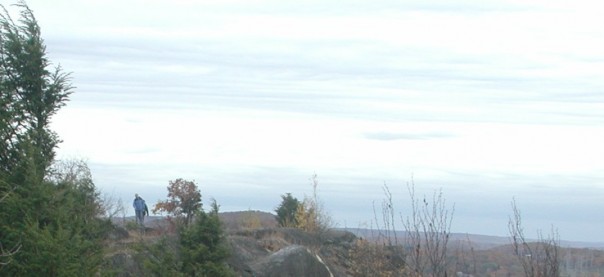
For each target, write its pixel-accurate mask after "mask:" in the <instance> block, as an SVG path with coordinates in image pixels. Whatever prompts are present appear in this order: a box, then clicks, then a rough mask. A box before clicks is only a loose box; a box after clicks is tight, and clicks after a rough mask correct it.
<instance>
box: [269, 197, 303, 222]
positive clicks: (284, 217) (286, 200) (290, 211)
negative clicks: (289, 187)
mask: <svg viewBox="0 0 604 277" xmlns="http://www.w3.org/2000/svg"><path fill="white" fill-rule="evenodd" d="M281 199H282V200H281V204H279V207H277V209H275V212H276V213H277V222H279V226H281V227H296V226H298V222H297V220H296V211H297V210H298V207H299V206H300V204H301V203H300V201H299V200H298V199H297V198H295V197H293V196H292V194H291V193H287V194H285V195H281Z"/></svg>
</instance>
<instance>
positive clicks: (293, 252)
mask: <svg viewBox="0 0 604 277" xmlns="http://www.w3.org/2000/svg"><path fill="white" fill-rule="evenodd" d="M252 268H253V270H254V272H256V276H265V277H289V276H316V277H333V274H332V273H331V271H330V270H329V267H327V265H326V264H325V263H324V262H323V260H322V259H321V258H320V257H319V256H318V255H316V254H313V253H312V252H311V251H310V250H309V249H308V248H306V247H304V246H301V245H290V246H287V247H285V248H283V249H281V250H279V251H277V252H275V253H273V254H271V255H270V256H268V257H266V258H264V259H262V260H261V261H259V262H258V263H256V264H255V265H253V266H252Z"/></svg>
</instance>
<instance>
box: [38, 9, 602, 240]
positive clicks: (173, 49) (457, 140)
mask: <svg viewBox="0 0 604 277" xmlns="http://www.w3.org/2000/svg"><path fill="white" fill-rule="evenodd" d="M28 4H29V6H30V8H31V9H33V11H34V14H35V15H36V17H37V19H38V21H39V24H40V25H41V27H42V32H43V37H44V38H45V41H46V44H47V51H48V53H49V57H50V59H51V60H52V61H53V62H54V63H55V64H59V63H60V64H61V65H62V67H63V68H64V69H65V70H66V71H70V72H73V75H72V77H73V84H74V85H75V86H76V87H77V88H76V90H75V93H74V94H73V95H72V97H71V101H70V102H69V104H68V105H67V106H66V107H65V108H63V109H62V110H61V111H60V112H59V114H58V115H57V116H56V117H55V118H54V122H53V128H54V129H55V130H56V131H57V132H58V133H59V135H60V136H61V138H62V139H63V140H64V142H63V143H62V144H61V145H60V149H59V151H58V153H59V156H60V157H61V158H66V157H67V158H69V157H83V158H86V159H88V162H89V164H90V166H91V168H92V170H93V175H94V177H95V183H96V185H97V186H98V187H99V188H100V189H102V190H103V191H104V192H107V193H113V194H115V195H117V196H118V197H121V198H122V199H123V200H124V201H125V203H126V204H127V205H128V206H129V205H130V202H131V200H132V198H133V195H134V193H135V192H137V193H139V194H141V195H142V196H143V197H144V198H145V199H146V200H147V202H148V203H151V204H153V203H155V202H156V201H157V200H158V199H160V198H165V196H166V193H167V191H166V189H165V188H166V186H167V184H168V180H172V179H176V178H186V179H194V180H196V181H197V183H198V184H199V186H200V188H201V191H202V195H203V197H204V202H205V203H208V202H209V199H210V197H214V198H216V200H217V201H218V202H219V204H220V205H221V207H222V210H223V211H235V210H248V209H252V210H264V211H272V210H273V209H274V208H275V207H276V206H277V205H278V204H279V202H280V195H281V194H284V193H287V192H291V193H293V195H294V196H296V197H298V198H300V199H302V198H303V197H304V195H305V194H307V195H309V194H311V192H312V191H311V189H312V187H311V185H310V181H309V178H310V177H311V176H312V175H313V173H315V172H316V174H317V175H318V179H319V196H320V197H321V198H322V199H323V201H324V203H325V206H326V208H327V210H328V211H329V212H330V214H331V215H332V216H333V218H334V220H335V221H336V222H337V223H338V225H339V226H340V227H345V226H347V227H359V226H361V227H363V226H367V225H370V224H371V220H372V219H373V211H372V203H373V202H374V201H376V203H378V206H379V201H381V199H382V198H383V193H382V186H383V185H384V183H386V184H387V185H388V186H389V187H390V189H391V191H392V192H393V194H394V198H395V201H396V204H395V205H396V206H397V209H398V211H399V212H400V213H402V214H403V216H406V215H407V214H408V208H409V203H408V194H407V193H406V184H407V183H409V182H411V181H412V180H413V181H414V182H415V186H416V190H417V191H418V194H420V195H421V194H431V193H432V192H433V191H434V190H438V189H442V192H443V194H444V196H445V197H446V199H447V204H448V205H449V206H450V207H451V206H453V205H455V214H454V219H453V231H454V232H468V233H479V234H489V235H506V234H507V221H508V216H509V215H510V214H511V208H510V202H511V200H512V198H514V197H515V199H516V201H517V202H518V206H519V208H520V209H521V210H522V213H523V217H524V223H525V229H526V232H527V234H528V235H529V236H535V237H536V235H537V230H538V229H543V230H545V231H547V230H549V229H550V227H551V226H552V225H553V226H555V227H556V228H558V230H559V233H560V236H561V238H562V239H565V240H579V241H604V238H602V237H601V233H602V231H603V230H604V220H603V219H604V215H602V211H603V210H604V201H602V200H603V199H604V147H603V146H602V144H603V143H604V127H603V126H604V91H603V90H604V25H603V24H602V18H601V13H602V10H603V9H604V2H602V1H582V0H579V1H552V0H547V1H546V0H543V1H527V0H523V1H485V0H476V1H472V0H465V1H436V0H422V1H354V0H352V1H324V0H322V1H282V0H281V1H261V0H259V1H252V0H241V1H239V0H233V1H225V0H215V1H195V0H180V1H168V0H155V1H131V0H119V1H117V0H115V1H114V0H102V1H101V0H98V1H79V0H77V1H76V0H71V1H69V0H56V1H42V0H30V1H28ZM129 213H133V212H132V208H130V211H129ZM401 227H402V226H401Z"/></svg>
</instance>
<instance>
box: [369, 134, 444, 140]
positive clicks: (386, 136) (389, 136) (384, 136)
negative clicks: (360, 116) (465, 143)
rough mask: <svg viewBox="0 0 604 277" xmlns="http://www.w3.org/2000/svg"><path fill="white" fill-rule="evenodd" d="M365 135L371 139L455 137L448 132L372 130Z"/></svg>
mask: <svg viewBox="0 0 604 277" xmlns="http://www.w3.org/2000/svg"><path fill="white" fill-rule="evenodd" d="M363 137H365V138H366V139H371V140H385V141H389V140H431V139H446V138H452V137H455V136H454V135H453V134H448V133H391V132H371V133H365V134H363Z"/></svg>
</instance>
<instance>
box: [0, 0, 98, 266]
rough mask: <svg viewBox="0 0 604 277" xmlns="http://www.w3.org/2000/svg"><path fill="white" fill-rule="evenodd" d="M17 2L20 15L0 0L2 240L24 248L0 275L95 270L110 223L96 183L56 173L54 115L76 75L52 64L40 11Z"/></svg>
mask: <svg viewBox="0 0 604 277" xmlns="http://www.w3.org/2000/svg"><path fill="white" fill-rule="evenodd" d="M15 6H16V7H17V8H19V9H20V17H19V20H17V21H13V19H12V18H11V17H10V15H9V12H8V11H7V10H6V8H5V7H4V6H1V5H0V8H1V11H0V195H1V196H2V197H3V201H2V203H0V205H1V208H0V246H1V247H2V248H4V247H5V246H6V247H9V248H12V247H20V248H18V249H19V251H17V252H16V253H13V255H10V257H8V258H10V260H3V261H1V263H0V266H1V267H0V275H3V276H93V275H94V274H95V273H96V271H97V268H98V266H99V264H100V261H101V258H102V252H101V251H102V247H101V246H102V245H101V241H102V239H103V236H104V233H105V230H107V228H108V226H109V223H108V222H106V221H103V220H101V219H99V217H98V216H99V215H100V214H99V212H100V209H99V207H100V206H99V205H98V203H99V200H98V193H97V192H96V188H95V187H94V184H93V183H92V179H91V178H75V179H71V180H61V179H53V178H51V174H49V173H50V171H49V167H50V166H51V164H52V163H53V162H54V156H55V152H54V151H55V148H56V145H57V144H58V143H59V139H58V136H57V135H56V134H55V133H54V132H53V131H52V130H50V128H49V123H50V119H51V118H52V116H53V115H54V114H55V113H56V112H57V111H58V110H59V109H60V108H61V107H62V106H64V105H65V103H66V101H67V99H68V96H69V95H70V94H71V84H70V83H69V75H68V74H66V73H63V72H62V70H61V69H60V67H56V68H55V69H54V70H51V69H49V67H50V62H49V61H48V59H47V58H46V49H45V46H44V41H43V40H42V38H41V35H40V27H39V26H38V23H37V21H36V19H35V17H34V15H33V12H32V11H31V10H30V9H29V8H28V7H27V5H25V3H24V2H23V1H21V2H19V3H18V4H16V5H15ZM86 169H87V167H86ZM88 175H90V174H89V171H88Z"/></svg>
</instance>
